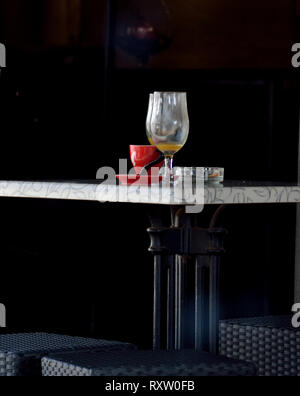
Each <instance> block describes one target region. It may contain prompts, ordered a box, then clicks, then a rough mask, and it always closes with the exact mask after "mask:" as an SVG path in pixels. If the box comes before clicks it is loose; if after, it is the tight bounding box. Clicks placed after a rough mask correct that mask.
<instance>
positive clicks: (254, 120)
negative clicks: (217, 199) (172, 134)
mask: <svg viewBox="0 0 300 396" xmlns="http://www.w3.org/2000/svg"><path fill="white" fill-rule="evenodd" d="M110 3H111V13H108V10H107V7H106V4H107V2H106V1H100V0H97V1H96V0H95V1H92V0H82V1H80V0H59V1H57V0H43V1H42V0H38V1H34V0H26V1H25V0H9V1H8V0H7V1H5V0H1V1H0V42H3V43H4V44H6V47H7V68H6V69H3V70H2V72H1V77H0V106H1V113H0V114H1V129H0V139H1V145H0V147H1V156H0V179H2V180H3V179H7V180H11V179H15V180H57V179H58V180H71V179H72V180H74V179H76V180H77V179H83V180H93V179H95V175H96V171H97V169H98V168H99V167H101V166H113V167H114V168H115V169H118V159H119V158H128V146H129V144H147V140H146V135H145V118H146V111H147V101H148V96H149V93H150V92H153V91H155V90H159V91H163V90H168V91H170V90H174V91H176V90H182V91H186V92H187V93H188V100H189V113H190V121H191V130H190V138H189V141H188V143H187V144H186V146H185V147H184V149H183V150H182V151H181V152H180V153H179V154H178V155H176V157H175V160H176V164H177V165H187V166H188V165H193V166H224V167H225V171H226V179H229V180H238V179H242V180H257V181H258V180H260V181H278V182H291V181H296V180H297V164H298V157H297V156H298V146H297V145H298V123H299V122H298V120H299V114H298V113H299V111H298V109H299V103H298V102H299V100H298V89H299V73H298V71H297V70H293V69H292V67H291V56H292V54H291V47H292V44H293V43H294V42H297V39H298V38H299V34H298V26H300V22H299V19H298V16H297V15H298V7H297V2H295V1H289V0H288V1H286V0H284V1H283V0H279V1H277V2H276V4H275V5H274V4H273V3H274V2H272V1H268V0H263V1H262V0H260V1H257V0H255V1H250V0H249V1H245V2H243V4H242V5H241V4H240V3H241V2H238V1H233V0H231V1H226V2H225V1H223V0H219V1H217V0H214V1H208V0H207V1H203V2H199V1H196V0H189V1H186V2H184V5H183V4H182V1H177V0H176V1H166V2H165V3H163V4H162V3H161V2H160V0H157V1H153V2H152V1H151V2H149V1H133V0H132V1H128V0H126V1H125V0H124V1H116V0H115V1H110ZM150 3H152V6H151V7H150V6H149V4H150ZM154 3H155V4H154ZM200 3H201V4H200ZM164 4H165V5H166V6H167V7H168V10H169V11H168V12H166V8H165V6H164ZM169 13H170V14H169ZM108 21H109V22H110V23H108ZM145 21H148V22H149V23H151V24H153V25H154V26H155V29H156V31H157V32H158V33H159V34H160V35H168V36H169V37H171V39H172V41H171V43H170V45H169V46H168V48H166V49H164V50H163V51H161V52H159V53H157V54H154V55H153V56H149V58H148V59H146V61H145V59H142V60H141V59H140V58H139V57H137V56H134V54H135V55H137V51H136V50H135V49H133V50H132V49H131V51H130V52H128V50H127V51H125V50H124V45H123V46H122V48H121V46H120V38H122V37H123V36H124V32H126V27H128V26H136V25H137V24H141V23H144V22H145ZM146 52H147V51H146ZM150 55H151V54H150ZM142 61H144V62H142ZM148 211H149V208H148V207H147V206H142V205H141V206H138V205H123V204H105V205H104V204H99V203H87V202H65V201H40V200H20V199H17V200H13V199H1V206H0V213H1V231H0V237H1V282H0V301H1V302H2V303H5V304H6V306H7V313H8V329H7V330H8V331H38V330H47V331H54V332H63V333H69V334H78V335H96V336H98V337H103V338H108V339H119V340H125V341H131V342H136V343H138V344H139V345H140V346H143V347H150V346H151V332H152V329H151V326H152V283H153V275H152V258H151V256H150V254H149V253H148V252H147V248H148V246H149V239H148V235H147V232H146V229H147V227H148V225H149V222H148V217H147V215H148ZM212 212H213V208H207V209H206V212H205V213H204V214H202V215H201V217H200V221H201V223H202V224H203V225H206V224H207V223H208V220H209V217H210V215H211V214H212ZM295 213H296V208H295V205H280V206H276V205H274V206H273V205H266V206H264V205H249V206H247V207H245V206H232V207H228V208H227V209H226V210H225V211H224V213H223V214H222V216H221V217H220V222H219V224H220V225H223V226H224V227H226V228H227V229H228V231H229V235H228V237H227V239H226V250H227V254H226V256H225V259H224V262H223V270H222V271H223V274H222V317H224V318H229V317H230V318H232V317H243V316H253V315H262V314H277V313H278V314H279V313H287V312H289V310H290V308H291V306H292V304H293V302H294V301H293V271H294V239H295ZM164 215H165V216H168V213H165V214H164ZM7 330H6V331H7Z"/></svg>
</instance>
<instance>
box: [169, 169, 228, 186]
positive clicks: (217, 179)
mask: <svg viewBox="0 0 300 396" xmlns="http://www.w3.org/2000/svg"><path fill="white" fill-rule="evenodd" d="M174 174H175V176H176V177H178V178H179V180H182V179H183V178H187V180H188V179H190V180H201V181H204V182H205V183H222V182H223V181H224V168H200V167H177V168H175V170H174Z"/></svg>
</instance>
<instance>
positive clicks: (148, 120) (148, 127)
mask: <svg viewBox="0 0 300 396" xmlns="http://www.w3.org/2000/svg"><path fill="white" fill-rule="evenodd" d="M153 102H154V94H150V95H149V106H148V113H147V119H146V134H147V138H148V140H149V142H150V144H151V145H152V146H153V140H152V137H151V117H152V111H153Z"/></svg>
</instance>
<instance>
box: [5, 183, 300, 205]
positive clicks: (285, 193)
mask: <svg viewBox="0 0 300 396" xmlns="http://www.w3.org/2000/svg"><path fill="white" fill-rule="evenodd" d="M203 187H204V188H202V186H201V187H200V189H199V190H198V189H197V191H195V189H193V190H191V191H187V190H188V189H185V190H184V189H182V190H183V191H182V190H181V191H180V192H178V191H176V189H174V188H170V187H162V186H159V185H153V186H151V189H149V188H148V186H140V185H132V186H119V185H114V184H108V183H107V182H103V181H97V180H94V181H90V180H88V181H80V180H74V181H0V197H14V198H40V199H62V200H81V201H99V202H124V203H125V202H128V203H149V204H164V205H167V204H169V205H170V204H172V205H195V204H199V199H200V200H202V203H204V204H206V205H207V204H218V205H220V204H251V203H300V185H297V184H287V183H269V182H244V181H226V182H224V183H223V184H205V185H204V186H203ZM186 192H188V193H187V194H186ZM201 194H202V195H201ZM197 199H198V200H197Z"/></svg>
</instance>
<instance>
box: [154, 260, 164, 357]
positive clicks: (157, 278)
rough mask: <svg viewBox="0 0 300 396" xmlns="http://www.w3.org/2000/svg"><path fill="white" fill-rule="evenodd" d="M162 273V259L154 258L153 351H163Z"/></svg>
mask: <svg viewBox="0 0 300 396" xmlns="http://www.w3.org/2000/svg"><path fill="white" fill-rule="evenodd" d="M161 272H162V258H161V256H155V257H154V303H153V349H154V350H160V349H161V298H162V297H161Z"/></svg>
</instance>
